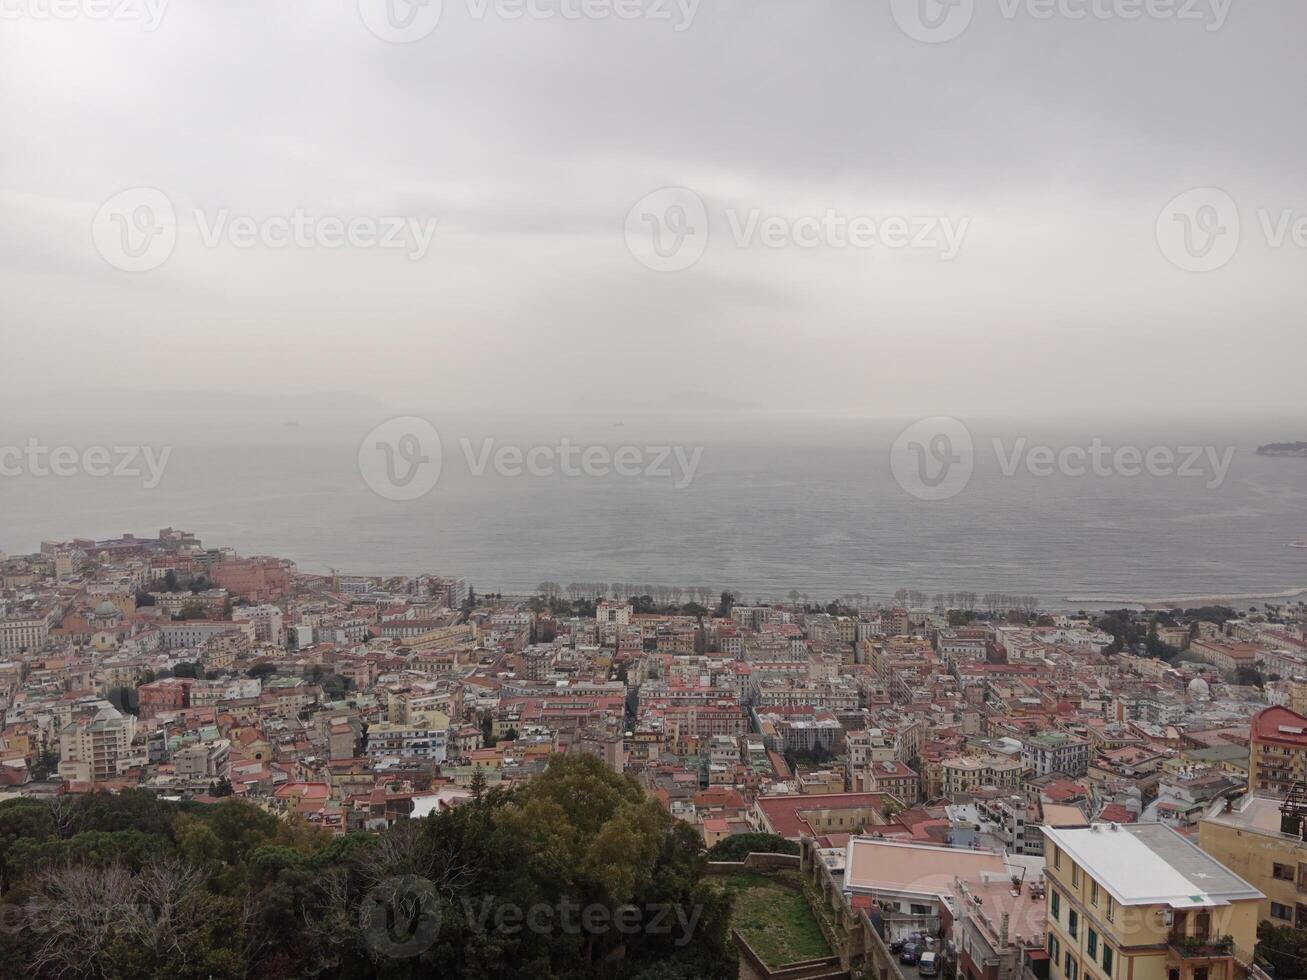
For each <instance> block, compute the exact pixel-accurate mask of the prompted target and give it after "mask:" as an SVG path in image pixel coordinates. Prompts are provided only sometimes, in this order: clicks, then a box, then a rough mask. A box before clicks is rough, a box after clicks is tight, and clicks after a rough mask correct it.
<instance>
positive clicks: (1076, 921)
mask: <svg viewBox="0 0 1307 980" xmlns="http://www.w3.org/2000/svg"><path fill="white" fill-rule="evenodd" d="M1079 928H1080V914H1079V913H1078V912H1076V910H1075V909H1067V910H1066V931H1067V934H1068V935H1070V937H1071V938H1072V939H1075V938H1076V930H1077V929H1079Z"/></svg>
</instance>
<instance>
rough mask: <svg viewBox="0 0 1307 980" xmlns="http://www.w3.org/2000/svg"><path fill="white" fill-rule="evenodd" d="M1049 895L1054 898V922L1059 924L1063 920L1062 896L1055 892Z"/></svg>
mask: <svg viewBox="0 0 1307 980" xmlns="http://www.w3.org/2000/svg"><path fill="white" fill-rule="evenodd" d="M1049 894H1050V895H1051V896H1052V903H1053V904H1052V906H1051V908H1052V910H1053V921H1054V922H1057V921H1059V920H1060V919H1061V918H1062V896H1061V895H1059V894H1058V893H1057V892H1055V891H1052V892H1049Z"/></svg>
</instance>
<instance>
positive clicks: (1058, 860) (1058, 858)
mask: <svg viewBox="0 0 1307 980" xmlns="http://www.w3.org/2000/svg"><path fill="white" fill-rule="evenodd" d="M1053 867H1055V868H1060V867H1062V852H1061V851H1059V850H1058V849H1057V845H1056V844H1054V845H1053Z"/></svg>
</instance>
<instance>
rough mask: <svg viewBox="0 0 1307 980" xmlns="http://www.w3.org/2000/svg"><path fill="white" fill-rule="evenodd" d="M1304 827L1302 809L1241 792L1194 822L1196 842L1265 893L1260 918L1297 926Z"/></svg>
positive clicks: (1306, 890) (1306, 870)
mask: <svg viewBox="0 0 1307 980" xmlns="http://www.w3.org/2000/svg"><path fill="white" fill-rule="evenodd" d="M1282 808H1283V812H1282ZM1295 814H1296V815H1297V819H1296V821H1295V819H1294V817H1295ZM1286 817H1287V818H1288V819H1287V820H1286V819H1285V818H1286ZM1303 829H1304V821H1303V818H1302V814H1301V808H1298V807H1293V806H1288V805H1286V804H1285V803H1284V801H1282V800H1279V799H1270V798H1266V797H1260V796H1245V797H1244V798H1243V799H1242V800H1240V801H1239V802H1238V803H1235V804H1234V805H1233V806H1232V807H1231V808H1230V809H1229V810H1226V809H1225V806H1224V804H1217V805H1216V806H1215V807H1213V809H1212V811H1211V812H1210V813H1209V814H1208V815H1207V817H1206V818H1204V819H1203V821H1202V822H1201V823H1200V824H1199V825H1198V843H1199V844H1200V845H1201V846H1202V849H1203V850H1204V851H1206V852H1207V853H1208V854H1210V855H1211V856H1212V857H1214V858H1216V860H1218V861H1220V862H1221V863H1222V864H1224V865H1225V866H1226V867H1228V868H1229V869H1230V870H1231V871H1233V872H1235V873H1236V874H1238V875H1241V876H1242V877H1243V878H1245V879H1247V880H1248V881H1249V882H1251V883H1252V884H1253V885H1255V886H1256V887H1257V888H1259V889H1261V891H1262V892H1264V893H1265V895H1266V898H1265V899H1264V900H1263V901H1262V908H1261V917H1262V918H1263V919H1266V920H1268V921H1269V922H1270V923H1271V924H1272V925H1277V926H1293V925H1296V926H1297V927H1298V928H1300V929H1301V928H1304V927H1307V843H1304V842H1303V839H1302V837H1303Z"/></svg>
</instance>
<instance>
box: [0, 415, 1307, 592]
mask: <svg viewBox="0 0 1307 980" xmlns="http://www.w3.org/2000/svg"><path fill="white" fill-rule="evenodd" d="M387 414H388V413H387ZM387 414H382V415H380V416H376V417H361V416H360V417H350V418H345V417H323V416H317V417H301V418H295V419H290V418H285V417H275V418H255V417H252V416H251V417H241V416H235V417H232V416H225V417H222V418H214V417H209V416H203V415H178V416H173V417H171V418H169V417H163V416H161V415H152V416H149V417H139V416H138V417H127V416H108V415H96V416H93V417H92V416H87V415H78V416H72V415H66V416H51V415H42V416H40V417H29V418H22V417H18V416H14V415H12V414H11V415H10V416H9V417H8V418H6V419H4V420H3V421H0V446H12V445H19V446H21V445H24V444H25V443H26V442H27V441H28V440H29V439H31V438H37V439H38V440H40V442H41V443H42V444H43V445H47V446H57V445H72V446H75V447H77V448H79V449H83V448H85V447H87V446H91V445H108V446H113V445H128V444H148V445H151V446H154V447H156V448H162V447H164V446H169V447H171V449H172V453H171V457H170V458H169V460H168V465H167V468H166V471H165V474H164V478H163V480H162V482H161V483H160V485H159V486H158V487H157V488H155V489H150V490H147V489H144V488H143V487H142V481H141V479H138V478H127V477H121V478H93V477H89V476H85V475H78V476H72V477H39V478H38V477H34V476H32V475H30V474H23V475H19V476H4V477H0V549H3V550H5V551H7V552H9V553H10V554H15V553H19V552H25V551H30V550H34V549H35V548H36V547H37V546H38V544H39V542H40V541H41V540H42V539H46V538H68V537H73V536H94V537H108V536H111V535H117V534H120V533H122V532H124V531H132V532H134V533H137V534H144V533H151V534H152V533H153V532H154V531H156V530H157V529H158V528H160V527H163V526H169V525H171V526H174V527H180V528H185V529H188V530H192V531H195V532H196V533H198V534H200V535H201V537H202V538H203V540H204V542H205V543H206V544H208V545H211V546H216V545H230V546H233V547H235V548H237V549H239V550H240V551H241V552H243V553H247V554H251V553H253V554H258V553H264V554H278V555H284V556H287V557H291V558H293V559H295V560H296V561H298V562H299V564H300V566H301V567H302V568H304V569H305V570H309V571H325V570H327V569H328V568H331V567H335V568H338V569H340V570H341V571H343V572H352V573H362V574H380V573H409V572H419V571H430V572H436V573H442V574H458V575H463V576H465V577H466V578H467V579H468V580H469V581H470V582H471V583H472V584H473V585H474V586H475V587H476V588H477V589H479V590H482V591H486V590H493V589H501V590H505V591H518V590H530V589H533V588H534V587H535V585H536V584H537V583H538V582H540V581H542V580H545V579H552V580H556V581H558V582H561V583H564V584H566V583H568V582H572V581H586V582H613V581H622V582H636V583H649V584H667V585H680V586H687V587H688V586H698V585H704V586H709V587H711V588H713V589H714V590H719V589H721V588H727V587H729V588H732V589H735V590H737V591H738V592H739V593H740V595H741V596H742V597H744V598H749V599H751V598H753V597H755V596H759V597H769V598H783V597H785V596H786V595H787V594H788V593H789V592H790V591H791V590H797V591H799V592H801V593H806V594H808V595H809V596H810V597H811V598H812V599H814V600H815V599H818V598H822V599H826V600H828V599H830V598H834V597H837V596H841V595H845V594H865V595H869V596H872V597H874V598H877V599H883V598H887V597H889V596H890V595H892V594H893V593H894V591H895V590H896V589H899V588H909V589H919V590H921V591H922V592H925V593H927V594H928V595H933V594H935V593H938V592H950V591H958V590H970V591H975V592H978V593H984V592H987V591H1003V592H1009V593H1019V594H1034V595H1038V596H1040V597H1041V598H1042V599H1043V600H1044V602H1045V604H1046V605H1047V606H1050V607H1067V606H1071V607H1074V606H1090V605H1101V604H1113V603H1114V602H1116V601H1118V600H1120V599H1125V598H1162V597H1181V596H1185V597H1187V596H1221V595H1237V596H1254V595H1259V596H1265V595H1272V594H1279V593H1284V592H1289V591H1294V590H1301V589H1303V588H1304V587H1307V550H1295V549H1290V548H1287V547H1285V545H1286V543H1288V542H1290V541H1294V540H1301V539H1307V460H1300V459H1274V458H1266V457H1259V456H1257V455H1256V454H1255V453H1254V452H1253V450H1254V449H1255V447H1256V446H1257V445H1258V444H1259V443H1263V442H1269V441H1278V440H1285V439H1307V420H1304V421H1303V422H1302V423H1297V424H1288V423H1286V422H1285V420H1267V421H1263V422H1245V423H1239V424H1234V423H1197V422H1189V423H1176V424H1172V425H1166V426H1160V425H1153V426H1133V425H1129V424H1124V423H1114V424H1111V425H1106V424H1105V425H1093V424H1090V423H1085V424H1084V425H1077V426H1068V425H1059V426H1056V427H1054V426H1047V427H1044V428H1043V429H1041V427H1039V426H1022V425H1018V424H1013V423H995V422H983V421H975V420H967V419H964V420H963V421H964V422H966V423H967V425H968V427H969V428H970V430H971V433H972V435H973V437H974V442H975V445H976V461H975V472H974V474H973V476H972V478H971V480H970V482H969V484H968V485H967V486H966V488H965V489H964V490H963V491H962V492H960V493H959V494H957V495H956V496H955V497H953V498H951V499H949V500H944V501H934V502H931V501H923V500H920V499H917V498H915V497H913V496H912V495H910V494H909V493H907V492H905V491H904V489H903V487H902V486H900V484H899V483H898V482H896V480H895V479H894V476H893V475H892V473H891V468H890V464H889V449H890V446H891V445H892V444H893V442H894V440H895V438H896V436H897V435H898V434H899V433H900V432H901V431H902V429H903V428H904V426H905V424H906V423H907V421H910V420H898V421H886V420H864V419H817V418H811V419H792V418H791V419H785V420H769V419H762V418H757V417H748V418H729V417H707V416H690V415H685V416H672V417H666V418H652V417H640V418H625V419H617V418H614V417H605V418H579V417H533V418H520V417H506V418H486V417H480V418H469V417H455V416H449V417H444V418H441V417H437V416H434V415H432V416H428V417H429V418H430V419H431V421H432V422H434V423H435V425H436V426H437V428H438V430H439V431H440V434H441V438H442V444H443V449H444V453H443V466H442V471H441V476H440V480H439V483H438V484H437V486H436V488H435V489H434V490H433V491H432V492H431V493H430V494H429V495H427V496H425V497H423V498H421V499H419V500H416V501H409V502H403V501H391V500H387V499H384V498H383V497H381V496H378V495H377V494H376V493H374V492H372V490H370V489H369V487H368V485H367V484H366V483H365V482H364V480H363V478H362V477H361V476H360V472H359V468H358V450H359V445H360V441H361V440H362V439H363V437H364V435H365V434H366V433H367V432H368V431H369V430H371V429H372V428H373V426H375V425H377V424H378V423H379V422H381V421H383V420H384V418H386V417H387ZM292 422H293V423H295V424H288V423H292ZM619 422H620V423H621V424H620V425H619V424H618V423H619ZM1095 436H1097V437H1099V438H1100V439H1101V440H1102V441H1103V442H1104V443H1105V444H1107V445H1110V446H1120V445H1127V444H1128V445H1134V446H1139V447H1141V448H1147V447H1150V446H1170V447H1177V446H1182V445H1211V446H1213V447H1216V448H1217V449H1218V451H1219V452H1223V451H1224V448H1225V447H1227V446H1232V447H1234V448H1235V450H1236V452H1235V455H1234V458H1233V462H1232V464H1231V466H1230V470H1229V473H1228V475H1227V476H1226V478H1225V480H1224V482H1223V483H1222V484H1221V485H1220V486H1219V487H1209V486H1208V483H1209V482H1211V480H1212V478H1213V474H1212V471H1211V465H1210V463H1204V464H1203V467H1204V473H1205V475H1204V476H1202V477H1191V478H1180V477H1167V478H1155V477H1150V476H1140V477H1123V476H1109V477H1094V476H1087V477H1072V476H1064V475H1060V474H1059V475H1055V476H1052V477H1038V476H1034V475H1031V474H1030V473H1029V472H1028V471H1027V470H1026V469H1025V468H1024V466H1023V467H1022V468H1020V469H1019V470H1018V472H1017V474H1016V475H1013V476H1007V475H1005V474H1004V473H1003V471H1002V468H1001V463H1000V459H999V458H998V454H997V453H996V452H995V451H994V449H993V447H992V440H993V439H994V438H999V439H1001V440H1003V451H1004V453H1005V454H1006V453H1011V452H1013V451H1014V450H1015V449H1016V448H1017V447H1018V445H1019V443H1017V441H1016V440H1017V439H1018V438H1020V437H1024V438H1025V439H1026V445H1027V446H1030V445H1035V444H1046V445H1049V446H1051V447H1053V448H1061V447H1065V446H1070V445H1089V443H1090V440H1092V439H1093V438H1094V437H1095ZM564 437H566V438H567V439H569V440H570V441H571V442H572V443H573V444H576V445H603V446H606V447H608V448H609V449H610V450H615V449H616V448H618V447H620V446H623V445H629V446H636V447H642V448H643V447H656V446H681V447H683V448H685V450H686V451H687V452H690V451H692V447H696V446H702V447H703V452H702V456H701V459H700V463H699V466H698V470H697V472H696V473H695V474H694V478H693V480H692V482H690V484H689V485H688V486H686V487H681V488H678V487H677V486H676V485H675V483H676V482H677V481H676V479H675V478H674V477H660V476H654V477H644V476H641V477H620V476H617V475H611V474H610V475H609V476H607V477H573V478H568V477H564V476H561V475H554V476H548V477H543V476H529V475H523V476H517V477H514V476H505V475H500V474H497V473H495V472H494V471H493V467H490V468H488V469H487V472H486V473H485V474H484V475H481V476H477V475H475V474H474V473H472V472H471V470H470V467H469V463H468V461H467V459H466V458H465V455H464V451H463V449H462V446H461V445H460V440H461V439H468V440H470V442H471V444H472V447H473V452H474V453H476V452H479V451H481V450H482V449H483V447H484V445H485V443H484V442H483V440H485V439H488V438H489V439H493V440H494V445H495V446H502V445H513V446H517V447H520V448H522V449H524V450H525V449H529V448H530V447H532V446H535V445H548V446H556V445H558V443H559V441H560V440H561V439H562V438H564ZM650 458H651V457H646V458H645V459H646V461H648V459H650ZM669 464H670V465H671V466H672V468H673V471H674V472H675V473H676V475H677V476H679V475H680V471H679V468H678V467H677V465H676V464H675V462H674V459H673V460H672V461H669Z"/></svg>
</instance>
